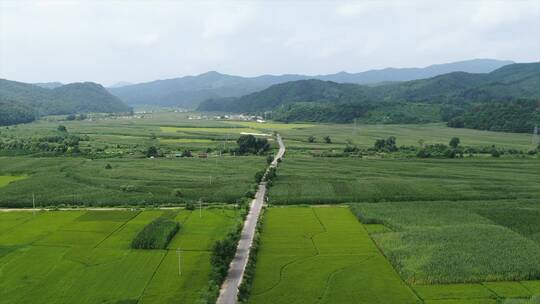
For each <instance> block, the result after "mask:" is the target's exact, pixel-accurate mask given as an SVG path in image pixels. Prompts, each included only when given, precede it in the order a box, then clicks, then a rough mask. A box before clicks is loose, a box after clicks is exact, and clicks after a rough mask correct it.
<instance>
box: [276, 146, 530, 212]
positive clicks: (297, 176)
mask: <svg viewBox="0 0 540 304" xmlns="http://www.w3.org/2000/svg"><path fill="white" fill-rule="evenodd" d="M539 195H540V161H538V160H518V159H516V160H513V159H454V160H422V159H405V160H399V159H389V160H385V159H382V160H380V159H378V160H377V159H358V158H323V157H320V158H315V157H288V158H286V159H285V160H284V161H283V163H282V166H281V167H280V169H279V172H278V176H277V178H276V179H275V180H274V183H273V186H272V188H270V191H269V202H270V203H272V204H298V203H307V204H325V203H342V202H378V201H414V200H422V201H436V200H455V201H458V200H480V199H485V200H491V199H504V198H512V199H513V198H535V197H538V196H539Z"/></svg>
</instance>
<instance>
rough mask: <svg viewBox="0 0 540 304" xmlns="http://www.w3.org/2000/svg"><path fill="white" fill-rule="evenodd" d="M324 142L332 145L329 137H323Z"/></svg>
mask: <svg viewBox="0 0 540 304" xmlns="http://www.w3.org/2000/svg"><path fill="white" fill-rule="evenodd" d="M324 142H325V143H327V144H331V143H332V139H331V138H330V136H325V137H324Z"/></svg>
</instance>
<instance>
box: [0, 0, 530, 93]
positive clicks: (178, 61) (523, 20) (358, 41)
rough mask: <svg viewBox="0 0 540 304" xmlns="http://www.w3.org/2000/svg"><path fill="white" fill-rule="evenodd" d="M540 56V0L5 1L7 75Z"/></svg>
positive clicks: (0, 0)
mask: <svg viewBox="0 0 540 304" xmlns="http://www.w3.org/2000/svg"><path fill="white" fill-rule="evenodd" d="M473 58H495V59H505V60H513V61H516V62H532V61H540V0H517V1H516V0H514V1H511V0H508V1H496V0H491V1H474V0H467V1H465V0H463V1H460V0H458V1H455V0H454V1H442V0H441V1H419V0H403V1H397V0H392V1H391V0H387V1H339V0H337V1H330V0H328V1H323V0H319V1H317V0H315V1H313V0H312V1H308V0H297V1H292V0H290V1H286V0H273V1H256V0H252V1H247V0H246V1H217V2H213V1H187V0H185V1H149V0H148V1H128V0H125V1H106V0H95V1H90V0H89V1H25V0H0V78H6V79H10V80H17V81H23V82H49V81H60V82H63V83H69V82H78V81H95V82H99V83H102V84H104V85H112V84H114V83H116V82H119V81H127V82H135V83H136V82H144V81H151V80H156V79H166V78H174V77H181V76H185V75H196V74H201V73H204V72H207V71H219V72H221V73H227V74H233V75H240V76H256V75H261V74H287V73H296V74H309V75H316V74H329V73H336V72H340V71H347V72H361V71H365V70H369V69H378V68H385V67H423V66H428V65H430V64H437V63H446V62H452V61H459V60H467V59H473Z"/></svg>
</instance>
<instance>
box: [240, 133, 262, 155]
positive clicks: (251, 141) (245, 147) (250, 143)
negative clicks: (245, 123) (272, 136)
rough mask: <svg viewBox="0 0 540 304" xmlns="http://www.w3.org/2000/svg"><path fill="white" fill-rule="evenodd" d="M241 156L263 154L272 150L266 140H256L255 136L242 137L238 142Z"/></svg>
mask: <svg viewBox="0 0 540 304" xmlns="http://www.w3.org/2000/svg"><path fill="white" fill-rule="evenodd" d="M236 143H237V144H238V153H239V154H249V153H253V154H262V153H264V152H266V151H268V150H269V149H270V143H268V140H267V139H266V138H256V137H255V136H253V135H242V136H240V137H239V138H238V140H237V141H236Z"/></svg>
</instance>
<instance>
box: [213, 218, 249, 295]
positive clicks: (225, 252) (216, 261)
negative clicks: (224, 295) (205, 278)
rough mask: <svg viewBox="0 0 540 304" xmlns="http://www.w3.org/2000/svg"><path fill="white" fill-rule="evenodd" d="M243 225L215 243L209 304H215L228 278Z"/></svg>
mask: <svg viewBox="0 0 540 304" xmlns="http://www.w3.org/2000/svg"><path fill="white" fill-rule="evenodd" d="M241 232H242V225H238V226H237V227H236V229H235V230H234V231H232V232H229V233H228V234H227V236H226V237H225V238H224V239H222V240H219V241H217V242H215V243H214V246H213V247H212V255H211V257H210V264H211V265H212V271H211V272H210V280H209V281H210V282H209V293H208V295H207V299H206V302H207V303H215V302H216V300H217V296H218V294H219V287H220V286H221V284H222V283H223V281H224V280H225V278H226V277H227V271H228V270H229V264H230V263H231V261H232V260H233V258H234V255H235V253H236V246H237V244H238V240H240V234H241Z"/></svg>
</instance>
